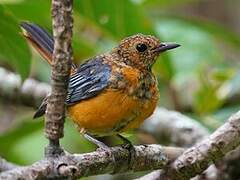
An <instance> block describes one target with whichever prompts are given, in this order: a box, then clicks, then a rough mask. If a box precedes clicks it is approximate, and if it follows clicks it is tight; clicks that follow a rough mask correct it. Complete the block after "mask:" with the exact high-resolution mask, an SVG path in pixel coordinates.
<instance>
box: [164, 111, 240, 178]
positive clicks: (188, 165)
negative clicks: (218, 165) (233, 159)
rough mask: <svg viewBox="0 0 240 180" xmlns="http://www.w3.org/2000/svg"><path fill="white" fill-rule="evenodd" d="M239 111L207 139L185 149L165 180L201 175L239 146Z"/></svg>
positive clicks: (166, 174) (167, 173) (169, 169)
mask: <svg viewBox="0 0 240 180" xmlns="http://www.w3.org/2000/svg"><path fill="white" fill-rule="evenodd" d="M239 134H240V111H239V112H237V113H236V114H234V115H232V116H231V117H230V118H229V119H228V121H227V122H226V123H225V124H223V125H222V126H221V127H220V128H218V129H217V130H216V131H215V132H214V133H213V134H211V135H210V136H209V137H208V138H206V139H204V140H203V141H202V142H200V143H198V144H196V145H195V146H193V147H191V148H189V149H187V150H186V151H185V152H184V153H183V154H182V155H181V156H179V157H178V158H177V159H176V160H175V161H174V162H173V163H172V164H171V166H170V167H169V168H168V170H167V172H166V173H165V174H164V175H163V178H165V179H173V180H174V179H178V180H181V179H190V178H191V177H194V176H196V175H197V174H201V173H202V172H203V171H204V170H205V169H206V168H207V167H208V166H209V165H210V164H211V163H213V162H215V161H217V160H219V159H222V158H223V157H224V156H225V155H226V154H227V153H228V152H230V151H232V150H234V149H235V148H236V147H237V146H239V144H240V138H239Z"/></svg>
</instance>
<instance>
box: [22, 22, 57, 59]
mask: <svg viewBox="0 0 240 180" xmlns="http://www.w3.org/2000/svg"><path fill="white" fill-rule="evenodd" d="M20 26H21V28H22V30H23V36H24V37H25V38H26V40H27V41H28V42H29V43H30V44H31V45H32V46H33V47H34V48H35V49H36V50H37V51H38V52H39V53H40V54H41V55H42V56H43V58H44V59H46V60H47V61H48V63H49V64H52V53H53V48H54V41H53V38H52V36H51V35H50V34H49V33H48V32H47V31H45V30H44V29H43V28H41V27H40V26H38V25H36V24H33V23H27V22H22V23H21V24H20Z"/></svg>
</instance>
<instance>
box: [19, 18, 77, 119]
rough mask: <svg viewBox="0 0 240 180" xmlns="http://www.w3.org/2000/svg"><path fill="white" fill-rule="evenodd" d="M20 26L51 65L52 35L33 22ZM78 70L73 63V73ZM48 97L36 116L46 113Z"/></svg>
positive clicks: (30, 41) (29, 40)
mask: <svg viewBox="0 0 240 180" xmlns="http://www.w3.org/2000/svg"><path fill="white" fill-rule="evenodd" d="M20 26H21V28H22V31H23V32H22V35H23V37H25V39H26V40H27V41H28V42H29V43H30V44H31V45H32V46H33V48H34V49H36V50H37V51H38V52H39V53H40V55H41V56H42V57H43V58H44V59H45V60H47V61H48V63H49V64H50V65H52V54H53V49H54V40H53V38H52V36H51V35H50V34H49V33H48V32H47V31H45V30H44V29H43V28H41V27H40V26H38V25H36V24H33V23H28V22H22V23H21V24H20ZM76 72H77V68H76V66H75V65H74V64H72V69H71V74H74V73H76ZM47 99H48V97H46V98H45V99H44V100H43V102H42V104H41V105H40V107H39V108H38V110H37V111H36V113H35V114H34V118H37V117H40V116H42V115H44V114H45V111H46V108H47Z"/></svg>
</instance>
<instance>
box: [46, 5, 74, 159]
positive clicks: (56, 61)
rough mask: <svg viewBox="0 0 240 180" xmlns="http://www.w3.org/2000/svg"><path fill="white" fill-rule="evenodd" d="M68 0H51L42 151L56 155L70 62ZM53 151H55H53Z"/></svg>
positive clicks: (58, 149)
mask: <svg viewBox="0 0 240 180" xmlns="http://www.w3.org/2000/svg"><path fill="white" fill-rule="evenodd" d="M72 5H73V1H72V0H52V22H53V37H54V50H53V62H52V78H51V84H52V92H51V94H50V96H49V98H48V103H47V110H46V120H45V134H46V137H47V138H48V139H49V143H50V144H49V146H48V147H47V148H46V151H45V155H46V156H52V155H54V154H57V155H59V154H60V153H61V151H62V150H61V149H60V146H59V139H60V138H62V137H63V128H64V120H65V99H66V96H67V87H68V79H69V75H70V70H71V64H72V46H71V39H72V26H73V18H72ZM55 151H56V152H55Z"/></svg>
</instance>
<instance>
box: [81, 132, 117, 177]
mask: <svg viewBox="0 0 240 180" xmlns="http://www.w3.org/2000/svg"><path fill="white" fill-rule="evenodd" d="M82 135H83V137H84V138H86V139H87V140H88V141H90V142H92V143H93V144H95V145H97V146H98V147H99V149H100V150H101V151H105V152H107V153H108V154H109V156H110V157H111V158H112V161H113V164H114V167H117V163H116V160H115V157H114V154H113V153H112V151H111V148H110V147H109V146H107V145H106V144H104V143H103V142H101V141H99V140H98V139H96V138H94V137H92V136H91V135H89V134H87V133H86V132H84V133H82ZM114 173H115V170H113V174H114Z"/></svg>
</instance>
